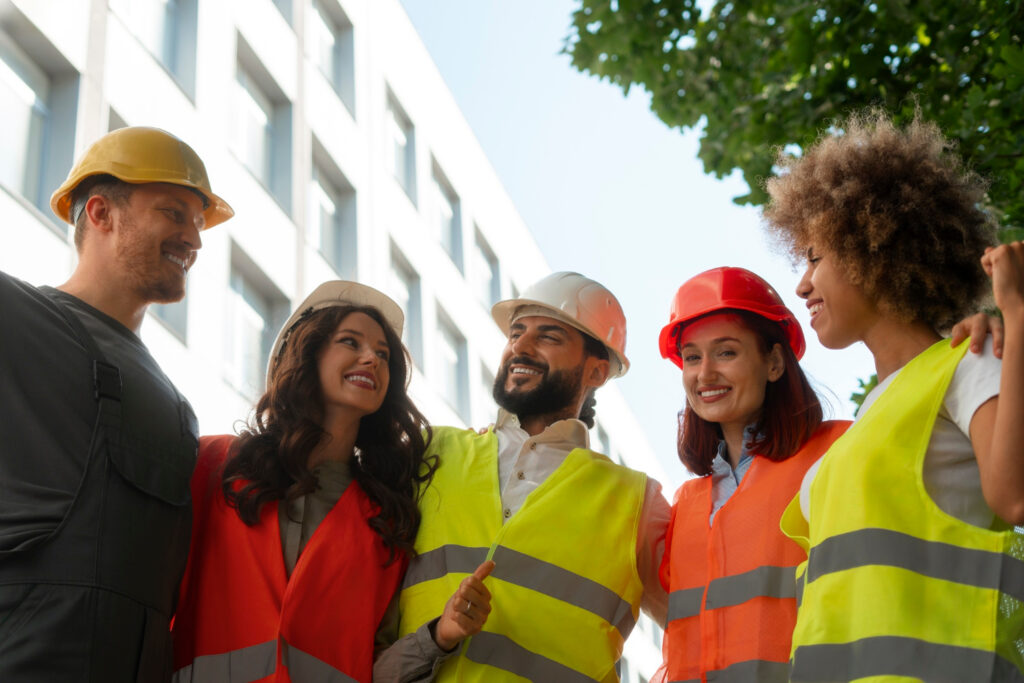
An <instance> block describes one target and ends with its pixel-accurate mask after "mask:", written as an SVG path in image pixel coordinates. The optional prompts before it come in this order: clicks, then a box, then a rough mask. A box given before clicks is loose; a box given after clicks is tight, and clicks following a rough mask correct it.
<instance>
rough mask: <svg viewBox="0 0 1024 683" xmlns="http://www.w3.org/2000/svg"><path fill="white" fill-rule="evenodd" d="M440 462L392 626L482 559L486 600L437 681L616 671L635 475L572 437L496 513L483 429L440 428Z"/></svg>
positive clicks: (637, 492)
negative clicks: (489, 568)
mask: <svg viewBox="0 0 1024 683" xmlns="http://www.w3.org/2000/svg"><path fill="white" fill-rule="evenodd" d="M430 451H431V452H432V453H435V454H437V455H439V456H440V459H441V463H440V467H439V468H438V469H437V472H436V473H435V475H434V480H433V483H432V484H431V486H430V487H429V488H428V489H427V490H426V491H425V492H424V495H423V497H422V499H421V501H420V510H421V512H422V513H423V520H422V522H421V524H420V530H419V535H418V537H417V539H416V550H417V552H418V553H419V555H418V556H417V557H416V558H415V559H414V560H413V561H412V562H411V563H410V565H409V571H408V572H407V574H406V577H405V581H404V582H403V584H402V592H401V597H400V611H401V619H400V628H399V630H400V632H401V634H402V635H406V634H408V633H412V632H413V631H415V630H416V629H417V628H418V627H420V626H421V625H422V624H424V623H426V622H428V621H430V620H432V619H434V618H436V617H438V616H439V615H440V614H441V612H442V610H443V608H444V605H445V603H446V602H447V600H448V598H450V597H451V595H452V594H453V593H454V592H455V590H456V589H457V588H458V586H459V583H460V582H461V581H462V579H463V578H465V577H466V576H467V575H468V574H470V573H472V572H473V570H474V569H476V567H477V566H478V565H479V564H480V563H481V562H483V561H484V560H485V559H491V560H493V561H494V562H495V568H494V571H493V572H492V574H491V576H490V577H489V578H488V579H487V580H486V585H487V587H488V589H489V590H490V592H491V595H492V600H491V608H492V611H491V613H490V615H489V617H488V619H487V623H486V624H485V625H484V627H483V631H482V632H481V633H479V634H478V635H476V636H473V637H472V638H469V639H468V640H467V641H466V642H465V643H463V645H462V646H461V649H460V651H459V654H458V655H457V656H454V657H451V658H449V659H448V660H446V661H445V662H444V663H443V665H442V666H441V667H440V669H439V671H438V674H437V678H436V680H437V681H460V682H470V681H481V682H484V681H486V682H487V683H495V682H502V681H522V680H523V679H527V680H531V681H552V682H554V681H557V682H559V683H588V682H592V681H617V680H618V675H617V673H616V670H615V665H616V662H617V661H618V659H619V657H620V656H621V654H622V645H623V643H624V641H625V639H626V637H627V636H628V635H629V632H630V630H631V629H632V628H633V625H634V624H635V623H636V619H637V618H638V616H639V605H640V598H641V595H642V594H643V584H642V583H641V581H640V577H639V575H638V574H637V569H636V544H637V528H638V523H639V519H640V510H641V507H642V505H643V500H644V490H645V487H646V476H645V475H644V474H642V473H640V472H634V471H633V470H630V469H627V468H625V467H622V466H620V465H616V464H614V463H612V462H611V461H610V460H609V459H608V458H606V457H605V456H603V455H600V454H597V453H594V452H593V451H590V450H585V449H575V450H573V451H570V452H569V454H568V455H566V457H565V460H564V461H563V462H562V464H561V465H560V466H559V467H558V469H556V470H555V471H554V472H553V473H551V475H550V476H548V478H547V479H546V480H545V481H544V482H542V483H541V484H540V485H539V486H538V487H537V488H536V489H535V490H534V491H533V492H532V493H530V495H529V496H527V498H526V502H525V503H524V504H523V506H522V507H521V508H520V509H519V511H518V512H516V514H515V515H513V516H512V517H511V518H510V519H509V520H508V521H507V522H506V523H505V524H502V522H503V519H504V518H503V512H502V505H501V495H500V493H499V488H498V438H497V436H496V435H495V434H494V432H493V431H489V432H488V433H486V434H483V435H479V434H476V433H474V432H471V431H467V430H461V429H453V428H440V429H437V430H436V431H435V432H434V438H433V441H432V442H431V446H430Z"/></svg>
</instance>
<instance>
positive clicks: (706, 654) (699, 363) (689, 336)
mask: <svg viewBox="0 0 1024 683" xmlns="http://www.w3.org/2000/svg"><path fill="white" fill-rule="evenodd" d="M660 347H661V355H662V356H663V357H665V358H668V359H670V360H671V361H672V362H673V363H675V364H676V365H678V366H679V368H680V369H681V370H682V376H683V390H684V392H685V394H686V407H685V408H684V410H683V411H682V412H681V413H680V415H679V437H678V446H679V459H680V460H681V461H682V463H683V465H685V466H686V468H687V469H688V470H690V472H691V473H693V474H694V475H697V476H696V477H694V478H692V479H690V480H688V481H687V482H686V483H684V484H683V485H682V486H681V487H680V489H679V491H678V492H677V493H676V497H675V502H674V504H673V505H672V519H671V522H670V525H669V531H668V534H667V536H666V539H665V554H664V556H663V559H662V562H661V572H660V574H661V581H662V584H663V585H664V586H665V589H666V590H667V591H668V592H669V611H668V620H667V623H666V625H665V639H664V641H663V642H664V644H663V651H664V655H665V665H664V670H665V673H666V678H665V680H668V681H684V680H685V681H704V680H734V681H740V680H742V681H760V682H762V683H771V682H775V683H784V682H785V681H787V680H789V651H790V635H791V633H792V631H793V624H794V623H795V621H796V599H795V598H796V596H795V593H794V576H795V570H796V567H797V565H799V564H800V563H801V562H803V561H804V560H805V559H807V554H806V553H805V552H804V551H803V550H802V549H801V548H800V547H799V546H797V545H796V544H795V543H793V542H792V541H790V540H789V539H788V538H786V537H785V536H784V535H783V534H782V532H781V531H780V530H779V519H780V517H781V516H782V511H783V510H784V509H785V507H786V505H787V504H788V503H789V501H790V500H791V499H792V498H793V496H794V494H795V493H796V491H797V490H798V489H799V486H800V481H801V480H802V479H803V476H804V474H805V473H806V472H807V468H808V467H810V466H811V464H812V463H814V462H815V461H816V460H817V459H818V458H819V457H821V454H822V453H824V452H825V450H826V449H828V447H829V446H830V445H831V444H832V442H833V441H835V440H836V438H838V437H839V435H841V434H842V433H843V431H844V430H845V429H846V428H847V426H848V425H849V422H846V421H826V422H823V421H822V410H821V403H820V402H819V400H818V397H817V395H816V394H815V393H814V390H813V389H812V388H811V386H810V383H809V382H808V381H807V377H806V376H805V375H804V372H803V370H802V369H801V368H800V364H799V363H798V360H799V358H800V357H801V356H802V355H803V352H804V347H805V343H804V335H803V331H802V330H801V329H800V323H799V322H797V319H796V316H795V315H793V312H792V311H790V310H789V309H788V308H786V306H785V304H783V302H782V299H781V298H780V297H779V295H778V293H776V291H775V290H774V289H773V288H772V287H771V286H770V285H769V284H768V283H767V282H765V281H764V280H763V279H761V278H760V277H758V276H757V275H755V274H754V273H751V272H750V271H748V270H744V269H743V268H714V269H712V270H709V271H706V272H704V273H700V274H699V275H696V276H694V277H692V278H690V279H689V280H687V281H686V282H685V283H683V285H682V286H681V287H680V288H679V291H678V292H676V296H675V299H674V301H673V306H672V314H671V316H670V319H669V324H668V325H666V326H665V328H664V329H663V330H662V332H661V338H660Z"/></svg>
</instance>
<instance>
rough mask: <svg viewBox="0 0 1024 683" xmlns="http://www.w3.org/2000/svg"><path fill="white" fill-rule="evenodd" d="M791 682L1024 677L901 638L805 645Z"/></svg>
mask: <svg viewBox="0 0 1024 683" xmlns="http://www.w3.org/2000/svg"><path fill="white" fill-rule="evenodd" d="M790 676H791V679H790V680H792V681H849V680H853V679H858V678H866V677H868V676H906V677H910V678H917V679H920V680H923V681H1002V682H1007V683H1024V674H1022V673H1021V671H1020V670H1018V669H1017V668H1016V667H1015V666H1014V665H1013V664H1012V663H1010V662H1008V661H1007V660H1005V659H1003V658H1002V657H1000V656H999V655H997V654H996V653H995V652H990V651H987V650H977V649H974V648H969V647H959V646H956V645H942V644H939V643H932V642H929V641H926V640H918V639H916V638H903V637H899V636H878V637H874V638H864V639H862V640H857V641H854V642H852V643H828V644H821V645H801V646H800V647H798V648H797V650H796V652H795V653H794V659H793V671H792V673H791V674H790ZM709 680H710V679H709Z"/></svg>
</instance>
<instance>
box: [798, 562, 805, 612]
mask: <svg viewBox="0 0 1024 683" xmlns="http://www.w3.org/2000/svg"><path fill="white" fill-rule="evenodd" d="M806 583H807V570H806V568H805V569H804V573H803V574H801V575H800V576H798V577H797V579H796V606H797V607H798V608H799V607H800V603H802V602H803V601H804V585H805V584H806Z"/></svg>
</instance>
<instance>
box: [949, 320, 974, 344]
mask: <svg viewBox="0 0 1024 683" xmlns="http://www.w3.org/2000/svg"><path fill="white" fill-rule="evenodd" d="M969 336H971V335H970V334H968V333H967V326H966V325H964V323H963V321H962V320H961V321H960V322H958V323H957V324H956V325H953V330H952V332H951V333H950V335H949V345H950V346H959V345H960V342H962V341H963V340H964V339H967V337H969Z"/></svg>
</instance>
